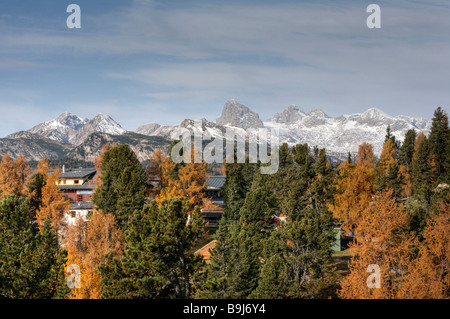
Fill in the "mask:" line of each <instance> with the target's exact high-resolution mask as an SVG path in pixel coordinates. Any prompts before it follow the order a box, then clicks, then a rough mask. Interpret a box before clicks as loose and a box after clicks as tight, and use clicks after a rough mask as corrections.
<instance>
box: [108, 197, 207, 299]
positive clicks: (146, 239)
mask: <svg viewBox="0 0 450 319" xmlns="http://www.w3.org/2000/svg"><path fill="white" fill-rule="evenodd" d="M188 215H189V202H188V201H187V199H182V198H179V199H168V200H163V201H162V202H161V203H160V204H159V205H158V204H157V203H156V201H153V202H152V203H151V204H150V205H146V206H145V207H144V209H143V210H141V211H135V213H134V214H133V216H132V218H130V221H129V223H130V225H129V227H128V229H127V232H126V237H125V239H126V244H125V248H124V252H123V255H122V258H121V259H116V258H114V257H113V256H112V254H108V255H107V258H106V261H105V262H104V263H102V264H101V265H100V267H99V270H100V274H101V278H102V279H101V292H102V298H190V296H191V293H192V284H191V278H192V277H193V276H195V274H196V273H198V272H199V271H200V266H201V265H202V264H203V262H202V260H201V257H200V256H194V255H193V253H192V252H191V251H190V250H191V249H192V247H193V245H195V243H196V242H197V240H198V238H199V237H200V236H201V233H202V229H201V225H202V219H201V217H200V211H199V209H198V208H196V209H195V210H194V211H193V212H192V213H190V216H191V217H190V222H189V223H188V222H187V221H188Z"/></svg>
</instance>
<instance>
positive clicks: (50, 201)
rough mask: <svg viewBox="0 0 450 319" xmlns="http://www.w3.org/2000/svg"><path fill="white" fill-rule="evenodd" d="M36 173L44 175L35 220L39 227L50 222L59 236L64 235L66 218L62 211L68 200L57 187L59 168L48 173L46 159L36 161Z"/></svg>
mask: <svg viewBox="0 0 450 319" xmlns="http://www.w3.org/2000/svg"><path fill="white" fill-rule="evenodd" d="M36 173H40V174H42V176H44V182H45V184H44V186H43V187H42V200H41V205H40V207H39V208H38V209H37V211H36V220H37V223H38V225H39V227H42V225H43V224H44V222H45V221H47V220H49V221H50V222H51V226H52V228H53V229H54V230H55V231H56V233H57V234H58V235H60V236H62V237H63V236H64V233H65V230H66V226H67V223H66V220H65V216H64V213H65V212H67V211H68V210H69V209H70V202H69V201H68V200H66V199H65V198H64V196H63V193H62V191H61V190H60V189H59V188H58V187H57V182H58V176H59V174H60V171H59V169H58V170H56V171H55V172H53V173H51V174H49V164H48V162H47V161H46V160H41V161H39V163H38V168H37V171H36Z"/></svg>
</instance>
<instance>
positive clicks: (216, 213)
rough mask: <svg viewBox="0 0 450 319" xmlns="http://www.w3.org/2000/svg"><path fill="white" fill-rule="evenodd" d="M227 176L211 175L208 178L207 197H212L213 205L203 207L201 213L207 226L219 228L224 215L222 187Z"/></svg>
mask: <svg viewBox="0 0 450 319" xmlns="http://www.w3.org/2000/svg"><path fill="white" fill-rule="evenodd" d="M225 179H226V176H223V175H220V176H210V177H209V178H207V179H206V184H207V187H206V197H207V198H209V199H210V201H211V204H212V205H208V206H207V207H205V208H202V209H201V211H200V213H201V216H202V218H203V219H204V221H205V227H207V228H217V227H219V221H220V219H221V218H222V215H223V206H224V203H223V198H222V193H221V191H222V187H223V185H224V183H225Z"/></svg>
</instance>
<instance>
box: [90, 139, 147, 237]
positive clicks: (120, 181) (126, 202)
mask: <svg viewBox="0 0 450 319" xmlns="http://www.w3.org/2000/svg"><path fill="white" fill-rule="evenodd" d="M100 173H101V176H100V179H101V184H100V185H99V186H98V187H97V188H96V189H95V192H94V195H93V197H92V202H93V203H94V204H95V205H96V207H97V208H98V209H100V210H102V211H103V212H104V213H105V214H112V215H113V216H114V217H115V219H116V221H117V224H118V226H119V228H121V229H125V228H126V227H127V223H128V218H129V217H130V216H131V215H132V214H133V212H134V211H135V210H138V211H139V210H142V208H143V206H144V199H145V190H146V179H145V172H144V169H143V167H142V165H141V163H140V162H139V160H138V159H137V157H136V154H134V152H133V151H132V150H131V149H130V147H129V146H128V145H126V144H124V145H119V146H116V147H113V148H111V149H110V150H108V151H107V152H105V153H104V154H103V159H102V164H101V172H100Z"/></svg>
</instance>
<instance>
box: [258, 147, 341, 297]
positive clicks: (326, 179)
mask: <svg viewBox="0 0 450 319" xmlns="http://www.w3.org/2000/svg"><path fill="white" fill-rule="evenodd" d="M296 152H297V156H295V157H296V158H297V160H298V159H301V160H298V162H297V163H296V164H297V165H286V166H285V168H284V170H285V171H286V174H283V173H282V175H284V176H285V180H283V185H284V186H285V189H284V190H283V191H282V192H283V193H284V194H283V200H282V201H281V208H282V211H283V213H284V215H285V216H286V223H283V224H280V225H278V227H276V228H274V229H273V230H272V231H271V233H270V238H269V239H268V240H267V241H265V245H264V254H263V258H264V259H265V260H266V262H264V265H263V266H262V268H261V273H260V280H259V282H258V286H257V288H256V290H254V292H253V293H252V295H251V297H255V298H271V297H273V296H276V297H277V298H287V297H289V298H302V297H313V296H316V295H317V294H319V293H320V292H319V291H318V290H317V289H312V287H314V286H320V285H318V282H322V281H324V278H326V275H325V274H326V273H327V272H328V266H329V263H330V260H331V246H332V242H333V240H334V233H333V218H332V213H331V212H330V211H329V210H328V208H327V204H328V202H329V201H330V200H331V198H332V197H333V185H332V183H331V181H332V178H333V170H332V166H331V164H330V163H329V162H328V160H327V159H326V153H325V150H324V149H320V150H319V149H318V150H317V152H316V153H317V154H316V155H317V156H316V160H315V163H314V158H312V157H309V149H308V147H305V145H303V146H302V147H300V148H297V150H296ZM301 152H303V154H302V155H300V154H301ZM270 273H272V274H273V275H274V276H275V278H272V277H270ZM319 290H320V289H319Z"/></svg>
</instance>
